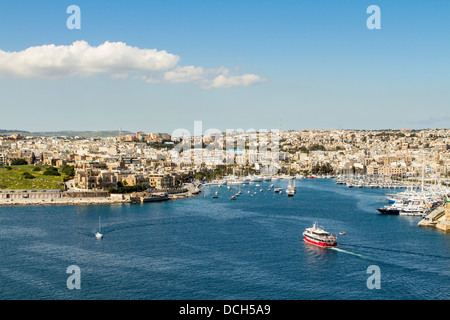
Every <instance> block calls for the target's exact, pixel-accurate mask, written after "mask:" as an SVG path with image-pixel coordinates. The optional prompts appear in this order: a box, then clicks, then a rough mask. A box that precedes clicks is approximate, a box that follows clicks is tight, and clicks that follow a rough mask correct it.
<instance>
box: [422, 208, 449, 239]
mask: <svg viewBox="0 0 450 320" xmlns="http://www.w3.org/2000/svg"><path fill="white" fill-rule="evenodd" d="M418 226H419V227H431V228H437V229H439V230H441V231H444V232H449V231H450V201H447V202H446V203H445V204H443V205H441V206H439V207H437V208H436V209H434V210H433V211H432V212H431V213H430V214H429V215H427V216H426V217H425V218H423V219H422V220H421V221H420V222H419V223H418Z"/></svg>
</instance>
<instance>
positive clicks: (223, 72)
mask: <svg viewBox="0 0 450 320" xmlns="http://www.w3.org/2000/svg"><path fill="white" fill-rule="evenodd" d="M163 81H165V82H169V83H178V82H193V83H195V84H196V85H198V86H200V87H201V88H203V89H210V88H228V87H235V86H248V85H251V84H254V83H258V82H263V81H266V80H265V79H263V78H261V77H259V76H257V75H254V74H244V75H241V76H231V75H230V70H228V69H227V68H224V67H221V68H216V69H203V68H202V67H194V66H185V67H177V68H175V69H174V70H171V71H167V72H165V74H164V79H163Z"/></svg>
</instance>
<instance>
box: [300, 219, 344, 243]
mask: <svg viewBox="0 0 450 320" xmlns="http://www.w3.org/2000/svg"><path fill="white" fill-rule="evenodd" d="M303 238H304V239H305V241H306V242H308V243H312V244H314V245H316V246H319V247H335V246H337V238H336V236H333V235H332V234H331V233H329V232H327V231H325V230H323V229H321V228H319V227H317V226H316V224H315V223H314V225H313V227H312V228H306V230H305V231H304V232H303Z"/></svg>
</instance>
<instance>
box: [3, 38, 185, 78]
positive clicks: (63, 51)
mask: <svg viewBox="0 0 450 320" xmlns="http://www.w3.org/2000/svg"><path fill="white" fill-rule="evenodd" d="M179 59H180V58H179V57H178V56H176V55H173V54H170V53H167V52H166V51H164V50H163V51H158V50H156V49H139V48H137V47H131V46H128V45H126V44H125V43H123V42H108V41H106V42H105V43H103V44H101V45H99V46H98V47H93V46H90V45H89V44H88V43H87V42H86V41H76V42H74V43H73V44H72V45H68V46H64V45H62V46H56V45H54V44H50V45H42V46H38V47H30V48H28V49H25V50H23V51H19V52H5V51H2V50H0V76H9V77H20V78H55V77H73V76H81V77H83V76H90V75H93V74H98V73H114V74H122V75H123V74H124V73H128V72H138V71H143V72H153V71H164V70H168V69H170V68H173V67H174V66H176V64H177V63H178V61H179Z"/></svg>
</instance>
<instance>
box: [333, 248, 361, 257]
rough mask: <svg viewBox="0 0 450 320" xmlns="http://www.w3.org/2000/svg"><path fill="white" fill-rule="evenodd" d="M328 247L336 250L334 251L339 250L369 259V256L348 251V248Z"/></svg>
mask: <svg viewBox="0 0 450 320" xmlns="http://www.w3.org/2000/svg"><path fill="white" fill-rule="evenodd" d="M327 249H329V250H334V251H339V252H343V253H347V254H351V255H353V256H357V257H360V258H363V259H367V257H366V256H364V255H362V254H359V253H355V252H351V251H348V250H344V249H341V248H338V247H328V248H327Z"/></svg>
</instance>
